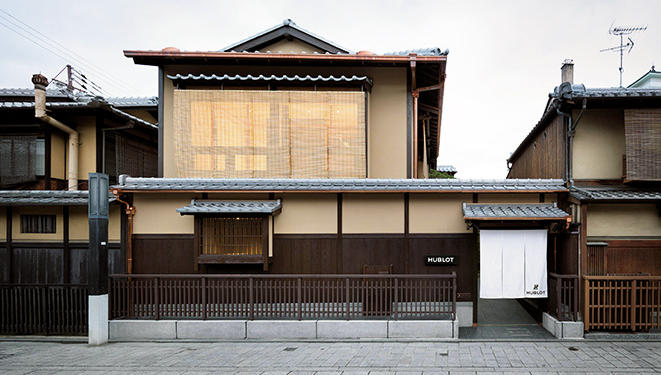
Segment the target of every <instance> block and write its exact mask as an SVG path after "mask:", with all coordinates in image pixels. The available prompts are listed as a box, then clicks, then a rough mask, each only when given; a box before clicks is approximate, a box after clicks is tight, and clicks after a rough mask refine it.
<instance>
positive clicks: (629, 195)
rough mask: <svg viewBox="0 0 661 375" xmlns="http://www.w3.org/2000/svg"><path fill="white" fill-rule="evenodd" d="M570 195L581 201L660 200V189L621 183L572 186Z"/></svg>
mask: <svg viewBox="0 0 661 375" xmlns="http://www.w3.org/2000/svg"><path fill="white" fill-rule="evenodd" d="M570 195H571V196H572V197H574V198H576V199H578V200H582V201H589V200H603V201H616V200H624V201H660V200H661V189H644V188H636V187H630V186H623V185H614V186H581V187H578V186H574V187H572V188H571V189H570Z"/></svg>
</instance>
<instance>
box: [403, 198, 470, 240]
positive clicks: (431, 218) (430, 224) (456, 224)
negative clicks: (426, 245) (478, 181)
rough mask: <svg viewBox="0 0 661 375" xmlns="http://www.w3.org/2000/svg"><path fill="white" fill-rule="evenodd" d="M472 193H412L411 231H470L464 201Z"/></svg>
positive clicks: (468, 200) (410, 203)
mask: <svg viewBox="0 0 661 375" xmlns="http://www.w3.org/2000/svg"><path fill="white" fill-rule="evenodd" d="M472 199H473V196H472V195H471V194H445V195H443V194H411V195H410V196H409V233H469V232H471V231H470V230H468V229H467V228H466V222H465V221H464V212H463V210H462V203H463V202H472Z"/></svg>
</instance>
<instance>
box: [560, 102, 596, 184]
mask: <svg viewBox="0 0 661 375" xmlns="http://www.w3.org/2000/svg"><path fill="white" fill-rule="evenodd" d="M587 104H588V100H587V99H583V102H582V103H581V112H579V113H578V116H576V120H575V121H574V120H573V118H572V116H571V113H567V112H562V111H561V110H560V108H559V107H558V108H557V109H556V112H557V114H558V115H561V116H565V117H567V118H568V120H569V123H568V124H567V181H568V183H569V187H573V186H574V160H573V156H574V155H573V153H574V135H575V134H576V127H577V126H578V123H579V122H580V121H581V118H582V117H583V112H585V108H586V107H587Z"/></svg>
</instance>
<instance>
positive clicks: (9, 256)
mask: <svg viewBox="0 0 661 375" xmlns="http://www.w3.org/2000/svg"><path fill="white" fill-rule="evenodd" d="M13 216H14V215H12V207H11V206H7V208H6V209H5V218H6V220H7V223H6V224H7V268H8V272H7V273H8V275H7V282H8V283H9V284H12V283H13V282H14V267H13V266H14V260H13V258H14V248H13V246H12V230H13V229H12V219H13Z"/></svg>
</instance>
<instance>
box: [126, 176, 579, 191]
mask: <svg viewBox="0 0 661 375" xmlns="http://www.w3.org/2000/svg"><path fill="white" fill-rule="evenodd" d="M114 188H118V189H121V190H158V191H166V190H174V191H177V190H179V191H181V190H187V191H191V190H194V191H319V192H345V191H346V192H352V191H353V192H408V191H410V192H416V191H420V192H435V191H437V192H473V191H475V192H478V191H482V192H487V191H493V192H510V191H545V192H563V191H567V189H566V188H565V186H564V182H563V181H562V180H550V179H547V180H528V179H510V180H460V179H258V178H254V179H240V178H227V179H223V178H204V179H199V178H144V177H129V176H125V175H123V176H120V178H119V184H118V185H116V186H114Z"/></svg>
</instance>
